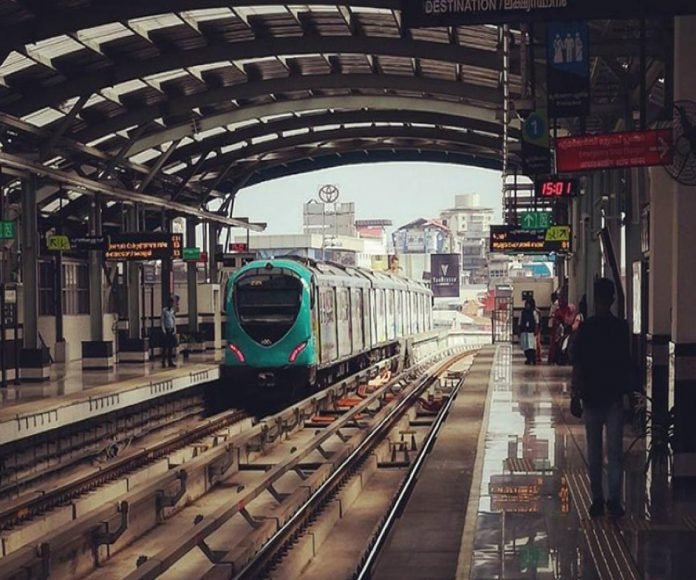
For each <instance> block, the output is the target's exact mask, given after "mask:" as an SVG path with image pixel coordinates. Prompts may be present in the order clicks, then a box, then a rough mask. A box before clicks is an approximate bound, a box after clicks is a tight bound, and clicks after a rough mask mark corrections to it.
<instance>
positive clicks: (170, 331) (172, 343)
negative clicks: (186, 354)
mask: <svg viewBox="0 0 696 580" xmlns="http://www.w3.org/2000/svg"><path fill="white" fill-rule="evenodd" d="M161 324H162V368H164V367H165V366H167V365H169V366H170V367H175V366H176V365H175V364H174V348H175V347H176V312H175V310H174V298H170V299H169V303H168V305H167V306H165V307H164V308H162V317H161Z"/></svg>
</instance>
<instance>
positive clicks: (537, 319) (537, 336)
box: [532, 299, 541, 364]
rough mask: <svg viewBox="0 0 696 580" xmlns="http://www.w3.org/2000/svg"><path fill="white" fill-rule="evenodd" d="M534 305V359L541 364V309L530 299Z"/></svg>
mask: <svg viewBox="0 0 696 580" xmlns="http://www.w3.org/2000/svg"><path fill="white" fill-rule="evenodd" d="M532 305H533V307H534V325H535V326H534V350H535V354H534V361H535V363H537V364H541V311H540V310H539V309H538V308H537V306H536V302H535V301H534V299H532Z"/></svg>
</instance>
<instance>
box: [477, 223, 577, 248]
mask: <svg viewBox="0 0 696 580" xmlns="http://www.w3.org/2000/svg"><path fill="white" fill-rule="evenodd" d="M490 250H491V252H496V253H500V254H551V253H556V254H563V253H567V252H570V250H571V231H570V226H551V227H549V228H547V229H546V230H534V231H532V230H523V229H519V228H515V227H513V226H491V237H490Z"/></svg>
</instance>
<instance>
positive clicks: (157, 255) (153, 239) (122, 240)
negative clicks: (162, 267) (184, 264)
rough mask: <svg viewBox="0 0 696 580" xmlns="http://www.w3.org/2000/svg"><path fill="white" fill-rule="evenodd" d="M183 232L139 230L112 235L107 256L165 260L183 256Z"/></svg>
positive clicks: (117, 258)
mask: <svg viewBox="0 0 696 580" xmlns="http://www.w3.org/2000/svg"><path fill="white" fill-rule="evenodd" d="M182 247H183V236H182V235H181V234H167V233H152V232H138V233H127V234H115V235H112V236H111V238H110V239H109V241H108V244H107V249H106V253H105V256H104V257H105V258H106V259H107V260H111V261H116V262H119V261H132V260H135V261H138V260H164V259H168V258H171V259H179V258H181V250H182Z"/></svg>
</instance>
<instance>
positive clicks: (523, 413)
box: [471, 344, 696, 580]
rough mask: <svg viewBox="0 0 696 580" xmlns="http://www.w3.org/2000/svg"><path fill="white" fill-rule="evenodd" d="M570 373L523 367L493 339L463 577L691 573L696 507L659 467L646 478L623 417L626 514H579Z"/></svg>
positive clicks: (580, 445)
mask: <svg viewBox="0 0 696 580" xmlns="http://www.w3.org/2000/svg"><path fill="white" fill-rule="evenodd" d="M569 379H570V368H569V367H555V366H546V365H542V366H536V367H527V366H524V365H523V356H522V353H521V352H519V351H518V349H516V348H515V346H514V345H508V344H505V345H498V347H497V351H496V359H495V362H494V366H493V374H492V382H491V392H490V399H489V409H488V426H487V436H486V443H485V454H484V460H483V477H482V483H481V490H480V502H479V512H478V518H477V528H476V537H475V543H474V555H473V566H472V572H471V577H472V578H474V579H486V580H489V579H493V578H501V579H502V578H505V579H509V578H539V579H541V578H553V579H564V580H565V579H570V578H572V579H583V580H584V579H593V578H607V579H611V580H614V579H616V578H626V579H633V578H636V579H637V578H645V579H648V580H658V579H659V580H667V579H682V578H684V579H687V578H696V572H694V570H696V555H695V554H696V550H694V546H696V518H694V517H693V516H694V514H696V507H695V506H694V504H693V503H691V502H688V501H682V500H680V502H679V503H677V502H676V501H675V500H674V499H673V498H672V493H671V491H670V489H669V486H668V480H667V478H666V475H665V476H664V477H663V480H662V481H659V482H657V481H655V477H654V475H655V474H654V473H653V474H652V475H653V477H652V478H651V477H646V475H645V469H644V467H645V457H646V452H645V445H644V441H643V440H642V439H638V440H637V441H636V433H635V431H634V430H633V428H632V426H631V425H630V424H627V425H626V429H625V438H624V449H628V448H629V447H630V446H631V444H633V446H632V447H631V448H630V451H628V452H627V453H626V455H625V470H626V476H625V480H624V499H625V502H626V510H627V516H626V518H624V519H623V520H621V521H619V522H615V521H613V520H609V519H608V518H600V519H597V520H591V519H589V517H588V516H587V507H588V505H589V491H588V490H589V480H588V478H587V474H586V465H585V459H584V457H585V451H584V450H585V438H584V427H583V425H582V424H581V422H580V421H579V420H577V419H574V418H573V417H572V416H570V414H569V412H568V390H569V388H570V385H569ZM649 471H650V470H649ZM653 471H655V470H653ZM657 471H659V470H657ZM648 475H651V474H650V473H649V474H648ZM651 479H652V490H651ZM646 489H648V490H651V493H650V494H646ZM687 546H690V548H689V547H687Z"/></svg>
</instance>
